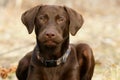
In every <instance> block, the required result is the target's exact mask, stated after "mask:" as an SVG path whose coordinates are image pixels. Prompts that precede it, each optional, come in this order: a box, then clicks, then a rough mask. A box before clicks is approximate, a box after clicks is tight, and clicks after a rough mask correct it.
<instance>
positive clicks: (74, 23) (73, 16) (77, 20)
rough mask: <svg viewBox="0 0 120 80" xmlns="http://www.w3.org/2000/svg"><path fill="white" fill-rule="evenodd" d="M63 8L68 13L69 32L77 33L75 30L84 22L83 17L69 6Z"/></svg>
mask: <svg viewBox="0 0 120 80" xmlns="http://www.w3.org/2000/svg"><path fill="white" fill-rule="evenodd" d="M64 9H65V10H66V12H67V13H68V16H69V19H70V25H69V30H70V33H71V34H72V35H73V36H74V35H75V34H76V33H77V31H78V30H79V29H80V28H81V26H82V24H83V22H84V21H83V17H82V16H81V15H80V14H79V13H77V12H76V11H74V10H73V9H71V8H68V7H64Z"/></svg>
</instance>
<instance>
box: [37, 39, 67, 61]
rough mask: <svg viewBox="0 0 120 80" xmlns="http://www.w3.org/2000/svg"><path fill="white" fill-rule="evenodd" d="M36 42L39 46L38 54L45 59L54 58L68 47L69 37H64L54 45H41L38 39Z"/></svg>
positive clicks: (61, 54)
mask: <svg viewBox="0 0 120 80" xmlns="http://www.w3.org/2000/svg"><path fill="white" fill-rule="evenodd" d="M37 44H38V45H37V46H38V48H39V53H40V54H39V55H40V56H42V57H44V58H45V59H47V60H50V59H53V60H56V59H58V58H60V57H61V56H63V54H64V53H65V52H66V50H67V49H68V46H69V37H68V38H67V39H65V41H63V43H60V44H58V45H57V46H56V47H46V46H44V45H42V43H40V42H39V41H38V40H37Z"/></svg>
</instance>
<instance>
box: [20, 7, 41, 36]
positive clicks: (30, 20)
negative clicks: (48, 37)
mask: <svg viewBox="0 0 120 80" xmlns="http://www.w3.org/2000/svg"><path fill="white" fill-rule="evenodd" d="M39 8H40V6H36V7H34V8H31V9H29V10H27V11H26V12H24V13H23V14H22V17H21V20H22V22H23V24H24V25H25V26H26V27H27V30H28V32H29V34H31V33H32V31H33V29H34V21H35V17H36V15H37V13H38V11H39Z"/></svg>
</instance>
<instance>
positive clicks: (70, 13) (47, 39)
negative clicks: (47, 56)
mask: <svg viewBox="0 0 120 80" xmlns="http://www.w3.org/2000/svg"><path fill="white" fill-rule="evenodd" d="M22 22H23V24H24V25H25V26H26V27H27V30H28V32H29V34H30V33H32V31H33V29H34V26H35V33H36V36H37V39H38V41H39V42H40V43H42V44H44V45H46V46H56V45H57V44H60V43H62V42H64V40H65V39H66V38H67V37H69V32H70V33H71V34H72V35H75V34H76V33H77V31H78V30H79V29H80V28H81V26H82V24H83V18H82V16H81V15H80V14H78V13H77V12H76V11H74V10H73V9H71V8H68V7H62V6H55V5H39V6H36V7H34V8H32V9H29V10H27V11H26V12H25V13H23V15H22Z"/></svg>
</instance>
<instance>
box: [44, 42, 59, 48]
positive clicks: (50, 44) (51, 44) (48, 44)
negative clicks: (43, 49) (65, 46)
mask: <svg viewBox="0 0 120 80" xmlns="http://www.w3.org/2000/svg"><path fill="white" fill-rule="evenodd" d="M57 44H58V43H57V42H55V41H52V40H46V41H44V45H45V46H47V47H53V46H56V45H57Z"/></svg>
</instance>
